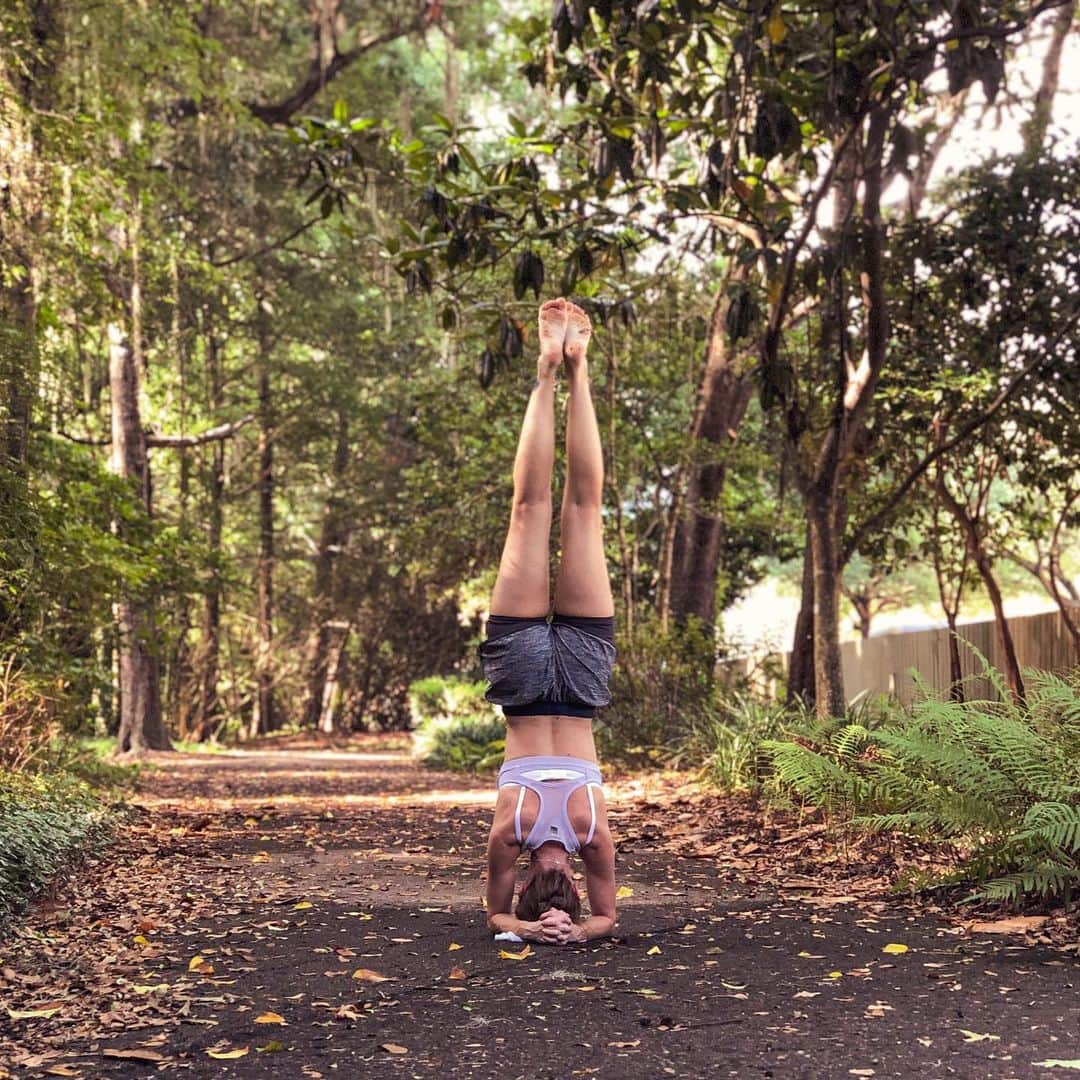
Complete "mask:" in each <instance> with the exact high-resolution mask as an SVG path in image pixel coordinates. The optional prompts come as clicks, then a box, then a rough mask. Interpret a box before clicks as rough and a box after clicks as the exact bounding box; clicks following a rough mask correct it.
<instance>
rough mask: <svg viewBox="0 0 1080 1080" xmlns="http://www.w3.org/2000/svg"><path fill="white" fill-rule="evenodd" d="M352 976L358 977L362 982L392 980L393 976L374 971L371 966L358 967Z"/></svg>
mask: <svg viewBox="0 0 1080 1080" xmlns="http://www.w3.org/2000/svg"><path fill="white" fill-rule="evenodd" d="M352 977H353V978H354V979H358V980H359V981H360V982H374V983H380V982H390V980H391V978H392V976H390V975H380V974H379V973H378V972H377V971H372V970H371V969H370V968H357V969H356V970H355V971H354V972H353V973H352Z"/></svg>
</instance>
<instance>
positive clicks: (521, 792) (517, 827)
mask: <svg viewBox="0 0 1080 1080" xmlns="http://www.w3.org/2000/svg"><path fill="white" fill-rule="evenodd" d="M524 802H525V785H524V784H519V785H518V801H517V809H516V810H515V811H514V839H515V840H517V842H518V847H521V842H522V841H521V806H522V803H524Z"/></svg>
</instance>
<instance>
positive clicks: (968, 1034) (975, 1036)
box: [960, 1028, 1001, 1042]
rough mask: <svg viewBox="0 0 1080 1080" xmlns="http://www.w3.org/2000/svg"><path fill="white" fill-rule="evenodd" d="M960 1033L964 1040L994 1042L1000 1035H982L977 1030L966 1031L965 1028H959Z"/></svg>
mask: <svg viewBox="0 0 1080 1080" xmlns="http://www.w3.org/2000/svg"><path fill="white" fill-rule="evenodd" d="M960 1034H961V1035H963V1036H964V1042H988V1041H989V1042H996V1041H997V1040H998V1039H1000V1038H1001V1036H1000V1035H983V1034H980V1033H979V1032H978V1031H967V1030H966V1029H965V1028H961V1029H960Z"/></svg>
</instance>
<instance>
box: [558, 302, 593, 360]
mask: <svg viewBox="0 0 1080 1080" xmlns="http://www.w3.org/2000/svg"><path fill="white" fill-rule="evenodd" d="M591 336H592V323H591V322H589V316H588V315H586V314H585V312H584V311H583V310H582V309H581V308H579V307H578V306H577V304H573V303H571V302H570V301H569V300H567V301H566V336H565V337H564V338H563V356H564V358H565V359H566V366H567V368H568V369H569V370H570V371H571V373H573V372H575V371H577V369H578V368H579V367H580V366H581V365H582V364H584V363H585V352H586V350H587V349H588V347H589V338H590V337H591Z"/></svg>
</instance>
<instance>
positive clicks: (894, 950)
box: [881, 943, 908, 956]
mask: <svg viewBox="0 0 1080 1080" xmlns="http://www.w3.org/2000/svg"><path fill="white" fill-rule="evenodd" d="M881 951H882V952H887V953H891V954H892V955H894V956H899V955H900V954H901V953H906V952H907V951H908V947H907V946H906V945H899V944H896V943H892V944H889V945H886V946H885V947H884V948H883V949H882V950H881Z"/></svg>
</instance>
